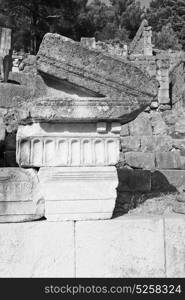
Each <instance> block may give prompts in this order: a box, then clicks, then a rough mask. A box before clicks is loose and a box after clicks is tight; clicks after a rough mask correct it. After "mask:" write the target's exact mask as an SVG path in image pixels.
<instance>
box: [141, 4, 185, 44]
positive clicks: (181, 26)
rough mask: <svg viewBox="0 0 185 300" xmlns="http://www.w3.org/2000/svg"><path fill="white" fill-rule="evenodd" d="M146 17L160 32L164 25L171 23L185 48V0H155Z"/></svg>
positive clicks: (154, 28) (156, 30)
mask: <svg viewBox="0 0 185 300" xmlns="http://www.w3.org/2000/svg"><path fill="white" fill-rule="evenodd" d="M146 17H147V19H148V21H149V23H150V25H151V26H152V28H153V30H154V31H155V32H160V31H161V30H162V28H163V27H164V26H166V25H167V24H171V27H172V29H173V31H174V32H175V34H176V37H177V38H178V40H179V42H180V43H181V44H182V46H183V48H184V49H185V0H153V1H152V2H151V3H150V8H149V9H148V10H147V13H146ZM163 31H164V30H163ZM163 44H164V43H163ZM174 45H175V44H174Z"/></svg>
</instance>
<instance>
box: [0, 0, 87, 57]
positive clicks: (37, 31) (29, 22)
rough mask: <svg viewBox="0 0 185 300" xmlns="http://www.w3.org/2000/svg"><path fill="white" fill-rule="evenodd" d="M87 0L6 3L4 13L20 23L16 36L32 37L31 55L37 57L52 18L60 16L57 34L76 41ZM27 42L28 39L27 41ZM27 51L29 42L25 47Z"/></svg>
mask: <svg viewBox="0 0 185 300" xmlns="http://www.w3.org/2000/svg"><path fill="white" fill-rule="evenodd" d="M86 4H87V0H70V1H68V0H62V1H61V0H52V1H51V0H5V1H4V4H3V9H4V12H5V13H6V14H7V15H9V16H13V17H14V19H15V20H16V22H15V23H16V24H15V34H14V41H15V45H16V44H17V43H16V40H15V37H17V36H18V34H19V33H20V34H21V35H22V39H21V38H19V42H20V41H21V40H22V41H23V37H26V36H27V37H29V36H30V50H31V53H33V54H36V52H37V50H38V47H39V44H40V42H41V40H42V37H43V35H44V34H45V33H46V32H48V31H49V28H50V27H49V21H48V16H50V17H51V16H53V15H57V16H59V18H58V21H57V24H56V26H55V30H56V32H59V33H61V34H64V35H66V36H69V37H72V38H76V37H77V36H78V34H77V32H76V29H77V28H78V26H77V21H76V20H77V19H78V14H79V12H81V10H83V8H85V7H86ZM26 41H27V39H26ZM18 44H20V43H18ZM23 46H24V48H25V47H26V48H27V42H26V43H24V44H23ZM26 50H27V49H26Z"/></svg>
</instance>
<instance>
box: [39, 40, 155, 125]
mask: <svg viewBox="0 0 185 300" xmlns="http://www.w3.org/2000/svg"><path fill="white" fill-rule="evenodd" d="M37 69H38V71H39V72H40V74H41V76H45V75H46V76H50V77H51V78H55V80H56V79H58V84H59V85H60V87H62V86H64V85H65V84H66V83H68V84H71V85H73V87H76V88H78V90H83V91H84V92H85V94H86V96H87V97H88V98H90V96H91V98H92V99H91V100H90V99H89V100H88V101H87V99H86V100H85V99H82V97H81V99H80V100H79V101H78V102H79V103H75V101H74V99H71V100H72V101H71V102H72V103H70V102H69V101H68V102H66V103H65V105H67V109H69V110H71V111H70V112H69V114H70V116H71V117H73V118H75V117H76V118H78V119H79V118H83V119H84V118H85V117H88V118H91V115H92V117H93V118H96V117H97V113H98V117H99V118H100V119H101V118H102V119H103V118H105V119H107V118H113V117H114V118H115V117H116V119H117V118H119V120H120V122H121V123H124V122H126V121H127V122H128V119H129V120H131V119H134V117H136V116H137V114H138V113H139V112H141V111H142V110H144V109H145V108H146V106H148V105H150V103H151V101H152V100H154V98H155V97H156V94H157V81H155V80H154V79H151V78H150V77H149V76H148V75H147V74H145V73H143V72H142V71H141V70H140V69H139V68H137V67H136V66H135V65H134V64H132V63H130V62H128V61H126V60H123V59H121V58H120V59H119V58H117V57H116V58H114V57H112V56H110V55H108V54H104V53H102V52H100V51H98V50H92V49H91V50H89V49H88V48H86V47H82V46H81V44H80V43H78V42H74V41H73V40H71V39H68V38H66V37H63V36H60V35H58V34H46V35H45V37H44V39H43V41H42V43H41V46H40V49H39V52H38V54H37ZM45 96H46V95H45ZM59 98H60V96H59ZM73 98H74V97H73ZM63 105H64V103H63ZM61 106H62V103H61ZM76 106H77V107H76ZM82 106H83V113H81V111H82ZM98 110H99V111H98ZM76 112H77V113H76ZM113 112H114V113H113ZM134 112H135V115H134V116H132V117H131V118H129V115H130V114H132V113H134ZM63 114H64V112H63ZM63 114H62V117H63ZM66 115H67V112H66ZM116 115H117V116H116Z"/></svg>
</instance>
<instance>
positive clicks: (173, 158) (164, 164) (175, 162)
mask: <svg viewBox="0 0 185 300" xmlns="http://www.w3.org/2000/svg"><path fill="white" fill-rule="evenodd" d="M156 164H157V168H159V169H181V168H182V163H181V157H180V153H179V152H178V151H171V152H156Z"/></svg>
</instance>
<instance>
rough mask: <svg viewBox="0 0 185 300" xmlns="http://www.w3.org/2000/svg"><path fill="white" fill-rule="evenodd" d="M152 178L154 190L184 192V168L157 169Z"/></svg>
mask: <svg viewBox="0 0 185 300" xmlns="http://www.w3.org/2000/svg"><path fill="white" fill-rule="evenodd" d="M151 179H152V191H161V192H182V191H183V190H184V188H185V171H184V170H156V171H154V172H153V173H152V175H151Z"/></svg>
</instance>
